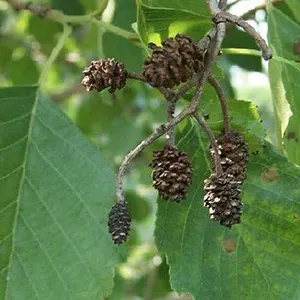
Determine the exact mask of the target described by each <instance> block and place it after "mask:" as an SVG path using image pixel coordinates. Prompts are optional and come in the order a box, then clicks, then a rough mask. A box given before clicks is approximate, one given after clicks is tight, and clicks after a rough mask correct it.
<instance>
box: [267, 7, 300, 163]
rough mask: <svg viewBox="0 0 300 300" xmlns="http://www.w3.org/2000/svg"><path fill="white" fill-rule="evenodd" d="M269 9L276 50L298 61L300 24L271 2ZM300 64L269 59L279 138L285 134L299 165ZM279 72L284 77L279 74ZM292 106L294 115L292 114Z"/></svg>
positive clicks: (292, 157)
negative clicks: (297, 47) (295, 48)
mask: <svg viewBox="0 0 300 300" xmlns="http://www.w3.org/2000/svg"><path fill="white" fill-rule="evenodd" d="M268 13H269V19H268V23H269V31H268V38H269V43H270V45H271V48H272V51H273V53H274V54H276V55H278V56H281V57H283V58H285V59H287V60H290V61H293V62H295V60H296V59H297V57H296V55H295V53H294V52H293V50H294V43H295V42H296V41H297V38H298V37H299V34H300V25H298V24H297V23H295V22H293V21H292V20H291V19H289V18H288V17H287V16H285V15H284V14H283V13H282V12H280V11H279V10H277V9H275V8H274V7H271V6H269V10H268ZM287 30H288V34H287ZM295 64H296V63H295ZM298 65H299V68H295V67H293V66H291V65H289V64H285V63H281V62H278V61H273V60H272V61H270V70H269V74H270V78H271V89H272V93H273V101H274V107H275V112H276V114H277V116H276V117H277V121H278V124H277V126H278V128H279V130H280V129H281V134H280V135H279V136H278V138H279V141H281V137H282V135H283V134H284V138H283V143H284V148H285V150H286V152H287V155H288V158H289V159H290V160H291V161H292V162H294V163H296V164H299V165H300V147H299V141H300V127H299V123H300V118H299V116H300V104H299V101H298V95H299V93H300V85H299V83H298V81H297V80H295V79H296V78H299V76H300V71H299V70H300V64H298ZM280 75H281V78H279V76H280ZM276 79H277V80H276ZM281 82H282V83H281ZM282 84H283V86H282ZM286 101H287V102H288V103H287V102H286ZM289 106H290V107H289ZM290 110H291V112H292V116H291V117H290V118H289V115H290ZM279 122H280V123H279ZM287 123H288V125H287ZM286 125H287V127H286ZM279 132H280V131H279Z"/></svg>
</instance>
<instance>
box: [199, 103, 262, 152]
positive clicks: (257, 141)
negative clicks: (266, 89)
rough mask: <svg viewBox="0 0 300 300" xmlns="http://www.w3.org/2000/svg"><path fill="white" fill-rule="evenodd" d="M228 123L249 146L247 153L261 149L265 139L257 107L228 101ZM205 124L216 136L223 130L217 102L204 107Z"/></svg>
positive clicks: (251, 104)
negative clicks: (241, 135)
mask: <svg viewBox="0 0 300 300" xmlns="http://www.w3.org/2000/svg"><path fill="white" fill-rule="evenodd" d="M227 104H228V110H229V116H230V122H231V125H232V128H233V130H236V131H238V132H240V133H242V134H243V136H244V138H245V139H246V141H247V143H248V144H249V151H250V152H256V151H259V150H260V149H261V145H262V141H263V139H264V138H265V132H264V128H263V126H262V124H261V118H260V116H259V113H258V111H257V106H256V105H254V104H253V103H251V102H249V101H242V100H232V99H230V100H228V101H227ZM204 111H205V114H207V118H208V120H207V122H208V124H209V125H210V127H211V129H212V130H213V131H214V133H215V134H216V135H219V134H220V132H221V130H222V128H223V118H222V112H221V107H220V103H219V101H218V100H217V101H216V100H215V101H213V102H212V101H210V102H209V103H207V104H205V105H204Z"/></svg>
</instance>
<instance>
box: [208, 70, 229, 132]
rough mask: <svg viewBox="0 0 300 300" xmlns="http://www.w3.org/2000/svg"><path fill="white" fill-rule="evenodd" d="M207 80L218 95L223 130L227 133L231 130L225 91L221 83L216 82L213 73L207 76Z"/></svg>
mask: <svg viewBox="0 0 300 300" xmlns="http://www.w3.org/2000/svg"><path fill="white" fill-rule="evenodd" d="M208 82H209V83H210V84H211V86H212V87H213V88H214V89H215V91H216V93H217V95H218V97H219V100H220V104H221V108H222V114H223V124H224V130H225V133H228V132H230V131H231V124H230V116H229V110H228V105H227V100H226V97H225V93H224V91H223V89H222V87H221V84H220V83H219V82H218V80H217V79H216V78H215V77H214V76H213V75H210V76H209V77H208Z"/></svg>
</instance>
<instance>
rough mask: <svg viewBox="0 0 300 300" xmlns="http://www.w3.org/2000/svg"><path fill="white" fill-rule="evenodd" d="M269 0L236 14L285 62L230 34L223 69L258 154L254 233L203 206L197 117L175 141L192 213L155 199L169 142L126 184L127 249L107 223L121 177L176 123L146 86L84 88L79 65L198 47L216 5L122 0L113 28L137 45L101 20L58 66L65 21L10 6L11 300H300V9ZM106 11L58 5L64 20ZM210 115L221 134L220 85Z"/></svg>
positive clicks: (2, 115) (3, 288)
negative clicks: (157, 132)
mask: <svg viewBox="0 0 300 300" xmlns="http://www.w3.org/2000/svg"><path fill="white" fill-rule="evenodd" d="M250 2H251V4H250V5H249V3H250ZM266 2H267V5H266V6H265V5H262V6H260V7H259V8H260V9H255V10H252V9H253V8H254V6H255V5H256V4H255V3H254V1H242V0H240V1H238V2H237V3H236V4H234V5H232V6H231V7H230V10H231V11H232V12H234V13H238V14H242V13H243V11H245V15H244V16H245V18H246V19H249V20H250V22H252V24H254V25H255V26H256V28H257V29H258V30H260V31H261V33H262V34H266V31H267V30H268V34H267V38H268V41H269V45H270V47H271V48H272V51H273V53H274V59H273V60H271V62H270V63H269V64H268V65H267V64H266V63H262V61H261V59H260V57H258V56H257V55H256V52H255V51H252V52H251V51H250V54H253V55H247V56H246V55H241V53H242V51H241V50H239V48H247V49H253V50H257V46H256V44H255V43H254V42H253V40H252V39H251V38H250V37H249V36H248V35H247V34H245V33H244V32H242V31H241V30H239V29H236V28H235V27H234V26H232V25H228V28H227V37H226V39H225V41H224V44H223V47H224V48H235V49H234V50H233V51H231V52H229V51H227V52H226V49H224V54H223V55H221V56H220V57H219V58H218V68H216V69H215V70H214V71H215V73H216V75H217V76H218V77H219V78H221V79H222V85H223V88H224V90H225V91H226V94H227V97H228V99H229V109H230V113H231V119H232V120H231V121H232V124H233V127H234V129H235V130H237V131H239V132H242V133H243V134H244V136H245V138H246V140H247V142H248V143H249V146H250V150H251V159H250V166H249V175H248V179H247V181H246V182H245V184H244V191H243V201H244V215H243V223H242V224H241V225H239V226H236V227H235V228H233V229H232V230H227V229H223V228H220V226H219V225H218V224H216V223H214V222H212V221H210V220H209V218H208V212H207V211H206V209H204V208H203V203H202V199H203V184H202V183H203V179H204V178H205V177H207V176H208V174H209V163H208V157H207V150H208V147H209V145H208V141H207V139H206V137H205V135H204V134H203V133H202V131H201V130H200V129H199V128H198V127H197V125H196V124H194V123H193V122H192V121H190V120H185V121H184V122H182V123H181V124H180V125H179V126H178V130H177V138H176V140H177V143H178V146H179V147H180V149H182V150H185V151H187V152H188V154H189V157H190V158H191V159H192V160H193V165H194V168H195V177H194V181H193V185H192V187H191V190H190V192H189V196H188V198H187V199H186V201H185V202H184V203H182V204H180V205H174V204H172V203H165V202H162V201H158V202H157V201H156V193H155V191H154V190H153V189H152V188H151V176H150V170H149V168H148V165H149V163H150V161H151V157H152V150H153V149H159V148H161V147H162V146H163V143H164V140H163V139H160V140H158V141H156V142H155V143H154V144H153V145H151V146H150V147H149V148H148V149H147V150H146V151H144V152H143V153H142V154H141V155H140V156H139V157H138V158H137V159H136V160H135V162H134V164H133V165H132V166H131V169H130V173H129V174H128V176H127V178H126V199H127V200H128V202H129V208H130V212H131V215H132V217H133V229H132V232H131V236H130V239H129V241H128V243H127V244H126V245H125V246H121V247H118V246H114V245H112V243H111V240H110V237H109V235H108V232H107V225H106V222H107V213H108V211H109V210H110V208H111V206H112V205H113V203H114V202H115V197H114V185H115V173H116V171H117V167H118V165H119V164H120V162H121V161H122V158H123V156H124V155H125V154H126V153H127V152H128V151H129V150H130V149H131V148H133V147H134V146H135V145H136V144H137V143H138V142H139V141H140V140H142V139H143V138H144V137H145V136H147V135H148V134H150V133H151V131H152V129H153V128H155V127H156V126H157V125H158V124H160V123H163V122H165V120H166V103H165V102H164V100H163V99H162V98H161V96H160V95H159V94H158V93H157V91H155V90H153V89H151V88H149V86H146V85H145V84H143V83H139V82H129V83H128V84H127V86H126V87H125V88H124V89H123V90H122V91H118V92H116V93H115V94H114V95H110V94H109V93H108V92H106V91H104V92H102V93H101V94H99V93H94V92H92V93H85V91H84V90H83V89H82V88H81V87H80V81H81V79H82V74H81V72H82V69H83V68H84V67H85V66H86V65H88V63H89V62H90V61H91V60H92V59H99V58H103V57H115V58H116V59H118V60H120V61H122V62H124V63H125V65H126V67H127V69H128V70H130V71H136V72H139V71H141V64H142V62H143V59H144V57H145V56H146V54H147V50H146V44H147V43H148V42H149V41H154V42H160V41H161V40H163V39H164V38H166V37H167V36H174V35H175V34H176V33H177V32H180V33H186V34H189V35H191V36H192V37H193V38H194V39H200V38H201V37H202V36H203V35H204V34H205V33H206V31H207V30H208V29H209V28H210V27H211V25H212V22H211V17H210V15H209V13H208V10H207V7H206V4H205V1H198V2H197V1H191V0H186V1H170V0H163V1H162V0H159V1H158V0H157V1H156V0H138V1H134V0H126V1H125V0H118V1H112V0H109V1H108V6H107V8H106V10H105V11H104V14H103V16H102V20H103V21H104V22H107V23H109V24H113V25H115V26H118V27H120V28H122V29H124V30H127V31H130V32H132V33H134V32H137V33H138V34H139V36H140V41H139V40H138V39H131V40H130V39H126V38H124V37H122V36H120V35H118V34H115V33H113V32H112V31H111V30H110V29H108V30H105V29H104V26H102V25H101V24H97V23H92V22H85V23H84V24H74V26H72V33H70V32H69V33H68V32H67V29H66V28H65V31H64V33H65V35H66V39H65V40H64V41H63V42H64V43H62V44H61V46H62V48H61V51H60V52H59V54H58V56H57V58H56V59H55V61H54V62H53V64H52V65H51V68H49V70H48V72H43V70H45V66H46V67H47V66H48V64H47V61H48V58H49V56H50V54H51V53H52V50H53V49H54V48H55V46H56V45H57V42H58V41H59V40H60V37H61V33H62V32H63V26H62V25H61V24H59V23H57V22H53V21H50V20H47V19H42V18H40V17H38V16H34V15H33V14H32V13H30V12H25V11H16V10H14V9H13V8H12V7H11V6H9V5H8V4H7V3H6V2H5V1H0V24H1V26H0V49H1V50H0V52H1V54H0V85H1V87H2V88H1V90H0V299H1V300H2V299H3V300H4V299H5V300H6V299H11V300H18V299H41V300H44V299H49V300H52V299H53V300H54V299H80V300H84V299H87V300H90V299H125V300H131V299H132V300H133V299H146V300H148V299H192V297H194V299H197V300H198V299H199V300H202V299H208V300H210V299H214V300H218V299H299V295H300V290H299V282H300V275H299V274H300V256H299V253H300V238H299V237H300V223H299V218H300V191H299V186H300V185H299V179H300V169H299V167H298V165H299V164H300V147H299V139H300V131H299V125H298V124H299V116H300V113H299V112H300V105H299V103H298V101H297V96H298V94H299V89H300V85H299V82H298V80H297V79H298V78H299V75H300V64H299V60H300V51H297V47H296V45H297V43H300V33H299V32H300V30H299V29H300V7H299V4H298V2H297V1H292V0H291V1H290V0H285V1H274V5H273V4H271V1H266ZM275 2H276V3H275ZM34 3H37V4H38V3H40V4H42V3H43V1H35V2H34ZM229 3H230V1H229ZM101 4H103V3H102V2H101V1H95V0H88V1H86V0H74V1H67V0H65V1H57V0H53V1H50V2H49V5H51V7H52V8H53V9H59V10H61V11H63V12H64V13H65V14H66V15H85V14H88V13H91V12H93V11H94V10H95V9H97V8H98V7H100V6H101ZM56 49H58V48H56ZM228 53H231V54H230V55H228ZM232 54H233V55H232ZM42 72H43V73H42ZM41 73H42V74H44V76H43V77H40V74H41ZM268 78H269V81H270V85H269V82H268ZM189 100H190V95H187V96H186V98H185V100H183V101H182V102H181V106H179V109H180V108H182V107H184V106H185V105H186V104H187V103H188V101H189ZM201 112H202V113H203V114H204V115H205V117H206V118H207V120H208V122H209V124H210V126H211V127H212V129H213V130H214V132H215V133H216V134H217V133H218V132H220V129H221V112H220V109H219V104H218V102H217V99H216V95H215V94H214V91H213V90H212V89H211V88H210V87H208V86H206V87H205V91H204V97H203V101H202V103H201ZM125 137H126V138H125ZM157 203H158V205H157ZM175 292H177V293H179V294H177V293H175Z"/></svg>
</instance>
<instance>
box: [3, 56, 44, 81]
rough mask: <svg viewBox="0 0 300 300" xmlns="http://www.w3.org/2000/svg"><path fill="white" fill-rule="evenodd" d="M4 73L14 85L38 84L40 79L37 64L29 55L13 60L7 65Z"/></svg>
mask: <svg viewBox="0 0 300 300" xmlns="http://www.w3.org/2000/svg"><path fill="white" fill-rule="evenodd" d="M4 73H5V76H7V77H8V78H9V79H10V80H11V81H12V82H13V84H14V85H30V84H31V85H32V84H35V83H37V81H38V78H39V71H38V69H37V65H36V62H35V61H33V59H32V58H31V57H30V56H29V55H28V53H23V54H22V55H21V56H20V57H17V58H12V60H11V61H9V62H8V63H7V64H6V65H5V69H4Z"/></svg>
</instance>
